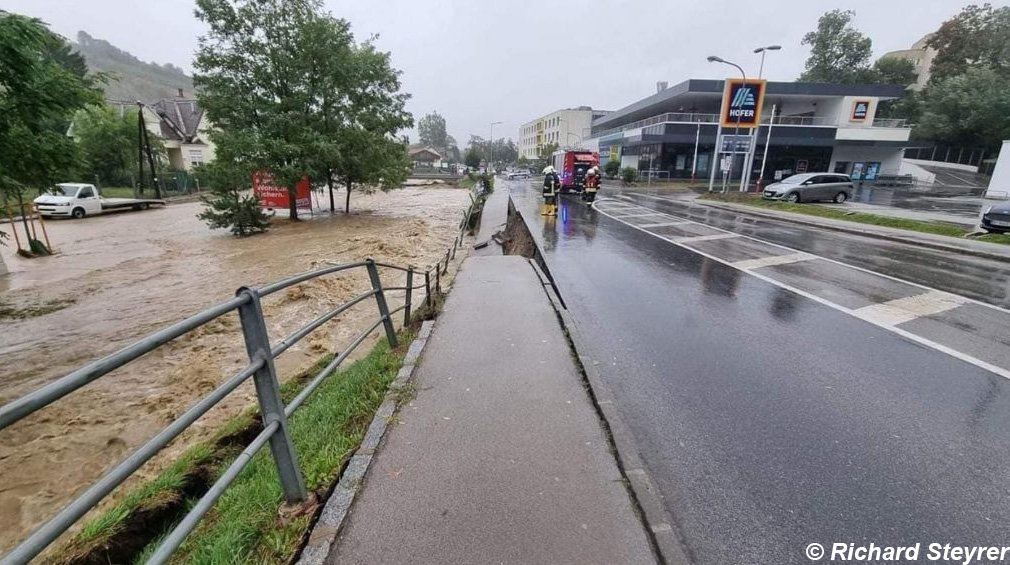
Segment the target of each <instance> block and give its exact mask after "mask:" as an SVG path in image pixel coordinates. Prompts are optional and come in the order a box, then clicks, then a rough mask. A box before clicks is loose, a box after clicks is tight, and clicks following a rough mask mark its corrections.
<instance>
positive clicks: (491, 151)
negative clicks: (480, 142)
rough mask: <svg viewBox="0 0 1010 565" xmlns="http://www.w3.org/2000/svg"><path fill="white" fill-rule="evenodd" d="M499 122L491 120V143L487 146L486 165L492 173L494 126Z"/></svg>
mask: <svg viewBox="0 0 1010 565" xmlns="http://www.w3.org/2000/svg"><path fill="white" fill-rule="evenodd" d="M500 123H501V122H491V145H490V146H489V148H488V158H487V166H488V168H489V169H491V174H492V175H494V127H495V126H496V125H498V124H500Z"/></svg>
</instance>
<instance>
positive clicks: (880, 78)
mask: <svg viewBox="0 0 1010 565" xmlns="http://www.w3.org/2000/svg"><path fill="white" fill-rule="evenodd" d="M917 77H918V73H916V72H915V64H914V63H912V61H909V60H908V59H905V58H903V57H884V58H882V59H879V60H878V61H877V62H876V63H874V64H873V67H872V68H871V69H870V73H869V76H867V80H868V82H872V83H875V84H900V85H901V86H908V85H910V84H914V83H915V80H916V78H917Z"/></svg>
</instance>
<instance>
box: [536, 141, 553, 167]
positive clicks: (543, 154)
mask: <svg viewBox="0 0 1010 565" xmlns="http://www.w3.org/2000/svg"><path fill="white" fill-rule="evenodd" d="M557 150H558V142H556V141H552V142H550V143H545V144H543V145H540V146H538V147H537V158H538V159H539V160H540V162H541V163H549V162H550V160H551V159H552V158H553V156H554V152H555V151H557Z"/></svg>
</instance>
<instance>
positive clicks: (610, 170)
mask: <svg viewBox="0 0 1010 565" xmlns="http://www.w3.org/2000/svg"><path fill="white" fill-rule="evenodd" d="M603 172H605V173H607V178H608V179H616V178H617V175H618V173H620V172H621V162H620V161H619V160H617V159H611V160H609V161H607V164H606V165H604V166H603Z"/></svg>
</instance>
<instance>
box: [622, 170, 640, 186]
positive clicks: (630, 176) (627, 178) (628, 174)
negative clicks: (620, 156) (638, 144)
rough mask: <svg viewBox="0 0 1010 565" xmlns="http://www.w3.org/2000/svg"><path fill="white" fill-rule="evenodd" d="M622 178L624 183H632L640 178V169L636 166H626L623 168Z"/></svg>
mask: <svg viewBox="0 0 1010 565" xmlns="http://www.w3.org/2000/svg"><path fill="white" fill-rule="evenodd" d="M621 180H622V181H624V184H631V183H633V182H635V181H636V180H638V169H636V168H635V167H624V168H623V169H621Z"/></svg>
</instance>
